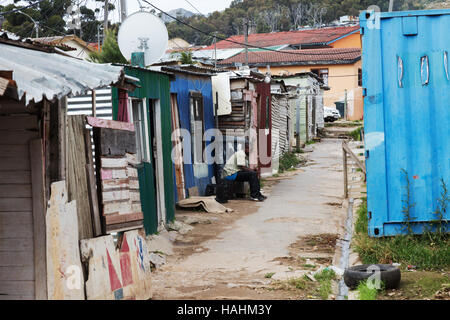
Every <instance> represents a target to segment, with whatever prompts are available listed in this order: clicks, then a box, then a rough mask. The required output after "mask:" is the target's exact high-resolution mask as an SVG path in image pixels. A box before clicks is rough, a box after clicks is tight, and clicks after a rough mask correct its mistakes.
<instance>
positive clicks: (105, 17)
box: [103, 0, 109, 39]
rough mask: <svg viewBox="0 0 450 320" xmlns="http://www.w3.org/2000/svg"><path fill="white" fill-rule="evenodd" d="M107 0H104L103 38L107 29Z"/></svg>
mask: <svg viewBox="0 0 450 320" xmlns="http://www.w3.org/2000/svg"><path fill="white" fill-rule="evenodd" d="M108 8H109V0H105V13H104V20H103V39H105V38H106V31H107V30H108V13H109V10H108Z"/></svg>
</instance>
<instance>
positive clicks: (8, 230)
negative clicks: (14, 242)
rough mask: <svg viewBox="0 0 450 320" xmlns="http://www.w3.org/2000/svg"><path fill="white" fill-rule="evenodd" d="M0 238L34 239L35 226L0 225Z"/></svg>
mask: <svg viewBox="0 0 450 320" xmlns="http://www.w3.org/2000/svg"><path fill="white" fill-rule="evenodd" d="M0 238H2V239H33V225H32V224H2V225H0ZM0 262H1V261H0ZM0 265H1V263H0Z"/></svg>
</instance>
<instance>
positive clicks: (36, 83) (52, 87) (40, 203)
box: [0, 33, 125, 299]
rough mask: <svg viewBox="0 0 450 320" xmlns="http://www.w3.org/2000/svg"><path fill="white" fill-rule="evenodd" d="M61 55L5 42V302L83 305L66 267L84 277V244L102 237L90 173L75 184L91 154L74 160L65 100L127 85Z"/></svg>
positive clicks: (0, 242)
mask: <svg viewBox="0 0 450 320" xmlns="http://www.w3.org/2000/svg"><path fill="white" fill-rule="evenodd" d="M59 53H60V50H59V49H57V48H54V47H51V46H47V45H42V44H41V45H34V44H33V43H30V42H28V41H23V40H20V39H18V38H17V37H12V38H10V37H9V36H8V35H7V34H3V33H2V34H1V35H0V229H1V230H2V232H1V233H0V297H1V298H2V299H5V298H6V299H47V298H48V299H62V298H76V299H83V298H84V282H82V283H81V287H80V289H77V290H72V291H70V290H68V289H67V288H66V286H65V285H64V284H63V283H64V281H67V279H66V277H67V276H68V275H67V274H66V272H67V270H66V268H65V267H68V265H70V264H73V265H75V266H76V267H78V268H80V269H78V270H79V272H81V260H80V256H79V243H78V240H79V239H89V238H92V237H93V236H94V235H96V229H95V227H94V223H93V219H94V218H95V217H94V214H93V212H92V211H91V208H90V205H91V196H92V195H93V194H88V193H87V192H88V189H87V188H88V186H87V182H88V180H87V179H88V177H87V171H86V169H87V167H85V166H84V165H83V167H82V171H80V172H82V174H80V175H78V174H77V175H76V176H74V173H76V172H77V171H76V170H77V169H76V168H77V167H79V163H78V162H77V161H78V160H80V159H81V158H77V157H80V156H81V155H82V154H86V150H84V149H83V150H81V152H78V153H74V152H72V144H70V141H69V139H70V136H71V134H72V132H73V131H72V127H71V126H70V124H71V122H70V120H69V119H68V117H67V116H66V111H67V96H69V95H73V94H84V93H86V92H87V91H89V90H93V89H96V88H98V87H103V86H109V85H112V84H117V85H121V84H122V83H123V82H124V81H125V78H124V74H123V70H122V68H120V67H115V66H111V65H98V64H92V63H89V62H86V61H81V60H77V59H73V58H68V57H65V56H63V55H61V54H59ZM82 128H83V129H84V124H83V126H82ZM81 140H83V136H81ZM66 141H67V142H66ZM83 161H84V163H86V161H87V160H86V159H83ZM83 179H84V180H83ZM65 180H67V183H66V182H65ZM82 192H86V193H82ZM72 200H76V201H72ZM47 203H49V204H50V205H49V206H47ZM86 206H87V207H86ZM61 210H62V211H61ZM97 217H98V216H97ZM61 272H63V273H65V274H64V275H63V276H61ZM81 275H82V272H81V273H80V276H81ZM80 280H82V278H81V279H80ZM56 287H59V288H60V290H56V289H55V288H56Z"/></svg>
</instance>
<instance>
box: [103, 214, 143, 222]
mask: <svg viewBox="0 0 450 320" xmlns="http://www.w3.org/2000/svg"><path fill="white" fill-rule="evenodd" d="M143 219H144V214H143V213H142V212H137V213H128V214H109V215H106V216H105V223H106V224H107V225H110V224H118V223H125V222H131V221H137V220H143Z"/></svg>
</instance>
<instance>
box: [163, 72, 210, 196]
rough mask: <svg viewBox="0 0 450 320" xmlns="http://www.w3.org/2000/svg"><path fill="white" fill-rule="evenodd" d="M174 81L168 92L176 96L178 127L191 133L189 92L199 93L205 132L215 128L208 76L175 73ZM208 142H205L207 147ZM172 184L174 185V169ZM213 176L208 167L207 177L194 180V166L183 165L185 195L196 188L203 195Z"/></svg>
mask: <svg viewBox="0 0 450 320" xmlns="http://www.w3.org/2000/svg"><path fill="white" fill-rule="evenodd" d="M175 76H176V79H175V81H172V82H171V83H170V92H171V93H176V94H177V102H178V113H179V117H180V127H181V128H183V129H186V130H188V131H189V132H191V118H190V97H191V96H190V92H191V91H195V92H199V93H201V94H202V96H203V112H204V115H203V118H204V128H205V131H206V130H208V129H212V128H214V127H215V122H214V108H213V100H212V84H211V77H209V76H196V75H191V74H185V73H175ZM208 144H209V142H208V141H207V142H206V145H208ZM173 172H174V176H173V179H174V183H175V185H176V178H175V168H174V170H173ZM213 176H214V168H213V165H208V177H205V178H200V179H199V178H196V177H195V176H194V166H193V165H192V164H184V180H185V188H186V195H188V191H187V189H188V188H192V187H194V186H197V188H198V192H199V194H200V195H201V196H202V195H204V194H205V189H206V186H207V185H208V184H210V183H211V178H212V177H213ZM174 194H175V199H176V201H178V195H177V190H176V188H174Z"/></svg>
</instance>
